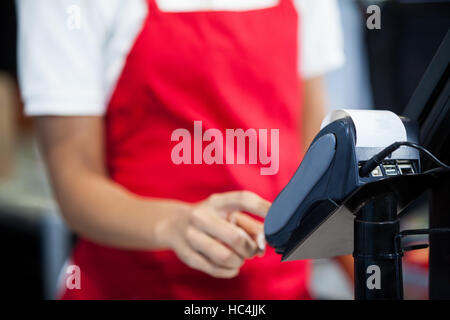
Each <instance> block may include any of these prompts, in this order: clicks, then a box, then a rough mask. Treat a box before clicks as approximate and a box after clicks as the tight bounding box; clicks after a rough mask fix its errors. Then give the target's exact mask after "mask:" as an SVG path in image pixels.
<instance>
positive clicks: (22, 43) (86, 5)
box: [16, 0, 117, 116]
mask: <svg viewBox="0 0 450 320" xmlns="http://www.w3.org/2000/svg"><path fill="white" fill-rule="evenodd" d="M108 2H109V8H108V10H109V11H108V10H106V11H102V9H103V8H98V7H97V6H98V4H99V3H101V1H72V0H57V1H55V0H39V1H36V0H17V2H16V4H17V13H18V66H19V83H20V88H21V94H22V98H23V101H24V104H25V113H26V114H27V115H31V116H35V115H101V114H103V113H104V111H105V90H104V84H103V77H102V74H103V71H102V45H103V44H104V42H105V39H106V37H107V30H108V18H107V16H108V13H109V14H112V12H113V10H112V8H114V5H115V3H117V1H108ZM74 3H76V5H75V4H74ZM94 3H97V5H95V4H94Z"/></svg>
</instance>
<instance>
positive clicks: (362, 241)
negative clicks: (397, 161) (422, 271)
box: [353, 194, 403, 300]
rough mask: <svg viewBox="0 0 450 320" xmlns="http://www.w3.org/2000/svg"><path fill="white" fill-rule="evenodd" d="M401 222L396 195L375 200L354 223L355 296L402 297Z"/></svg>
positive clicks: (373, 298) (376, 297)
mask: <svg viewBox="0 0 450 320" xmlns="http://www.w3.org/2000/svg"><path fill="white" fill-rule="evenodd" d="M399 228H400V221H399V219H398V217H397V201H396V198H395V196H394V195H393V194H387V195H384V196H382V197H379V198H377V199H374V200H372V201H371V202H369V203H368V204H367V205H365V206H364V207H363V208H362V209H361V210H360V211H358V213H357V215H356V219H355V224H354V252H353V257H354V260H355V299H356V300H400V299H403V280H402V252H401V249H400V246H399V243H397V241H396V235H397V234H398V233H399V231H400V230H399Z"/></svg>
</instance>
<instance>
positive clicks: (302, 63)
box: [296, 0, 345, 79]
mask: <svg viewBox="0 0 450 320" xmlns="http://www.w3.org/2000/svg"><path fill="white" fill-rule="evenodd" d="M296 6H297V9H298V12H299V17H300V23H299V28H300V30H299V38H300V41H299V45H300V50H299V59H300V60H299V68H300V70H299V71H300V74H301V75H302V77H303V78H306V79H307V78H312V77H316V76H320V75H323V74H325V73H327V72H329V71H331V70H333V69H336V68H339V67H341V66H342V65H343V64H344V63H345V57H344V50H343V35H342V29H341V21H340V14H339V7H338V3H337V1H336V0H313V1H311V0H296Z"/></svg>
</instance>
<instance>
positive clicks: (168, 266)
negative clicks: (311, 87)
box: [63, 0, 310, 299]
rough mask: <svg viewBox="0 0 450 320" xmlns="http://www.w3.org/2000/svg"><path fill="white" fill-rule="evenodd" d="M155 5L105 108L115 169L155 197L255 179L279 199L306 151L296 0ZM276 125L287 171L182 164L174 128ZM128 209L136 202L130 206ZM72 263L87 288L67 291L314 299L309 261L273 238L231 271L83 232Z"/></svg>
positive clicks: (199, 195) (191, 197) (253, 187)
mask: <svg viewBox="0 0 450 320" xmlns="http://www.w3.org/2000/svg"><path fill="white" fill-rule="evenodd" d="M148 5H149V13H148V17H147V19H146V20H145V22H144V25H143V28H142V31H141V33H140V35H139V36H138V38H137V40H136V42H135V44H134V46H133V48H132V50H131V52H130V54H129V56H128V58H127V61H126V65H125V67H124V69H123V71H122V74H121V76H120V78H119V81H118V83H117V86H116V88H115V91H114V93H113V95H112V98H111V100H110V103H109V106H108V110H107V113H106V117H105V121H106V149H107V150H106V152H107V165H108V168H109V172H110V175H111V178H112V179H113V180H114V181H116V182H117V183H119V184H121V185H123V186H124V187H126V188H127V189H128V190H130V191H132V192H134V193H136V194H139V195H142V196H148V197H156V198H172V199H179V200H183V201H189V202H196V201H200V200H202V199H205V198H206V197H208V196H209V195H210V194H212V193H220V192H225V191H230V190H250V191H253V192H256V193H257V194H259V195H261V196H262V197H264V198H266V199H268V200H270V201H272V200H273V199H274V198H275V196H276V195H277V194H278V192H279V191H280V190H281V189H282V188H283V186H284V185H285V184H286V183H287V182H288V181H289V179H290V177H291V176H292V175H293V173H294V172H295V169H296V167H297V165H298V163H299V162H300V140H299V131H300V128H299V124H300V122H301V112H300V109H301V107H300V101H301V94H300V92H299V76H298V63H297V61H298V47H297V45H298V37H297V29H298V28H297V23H298V21H297V20H298V16H297V11H296V10H295V8H294V6H293V4H292V1H289V0H281V2H280V3H279V4H278V5H277V6H275V7H271V8H265V9H258V10H250V11H238V12H233V11H231V12H230V11H204V12H177V13H174V12H162V11H160V10H159V9H158V7H157V5H156V3H155V0H148ZM194 121H202V125H203V130H204V131H205V130H206V129H209V128H216V129H219V130H221V131H222V133H223V134H224V136H225V130H226V129H237V128H241V129H244V130H247V129H249V128H254V129H256V130H258V129H268V131H269V132H270V129H279V150H280V154H279V159H280V160H279V163H280V165H279V172H278V173H277V174H275V175H261V174H260V168H261V167H265V165H260V164H251V165H250V164H247V165H243V164H234V165H233V164H231V165H229V164H222V165H220V164H213V165H207V164H191V165H188V164H181V165H175V164H174V163H173V162H172V159H171V151H172V148H173V147H174V145H175V144H176V143H175V142H172V141H171V134H172V132H173V131H174V130H176V129H178V128H185V129H188V130H189V131H190V132H191V133H193V123H194ZM130 214H131V213H130ZM73 263H74V264H76V265H78V266H79V267H80V268H81V289H80V290H77V289H72V290H66V291H65V293H64V295H63V298H66V299H305V298H308V297H309V295H308V292H307V286H308V279H309V276H310V268H309V263H308V262H304V261H302V262H286V263H280V256H278V255H276V254H275V253H274V250H273V249H272V248H268V250H267V253H266V255H265V256H264V257H262V258H258V257H257V258H254V259H251V260H248V261H246V262H245V264H244V266H243V267H242V269H241V271H240V274H239V275H238V276H237V277H235V278H233V279H215V278H212V277H210V276H208V275H206V274H204V273H201V272H199V271H196V270H193V269H191V268H189V267H187V266H186V265H185V264H183V263H182V262H181V261H180V260H179V259H178V258H177V257H176V255H175V254H174V253H173V252H172V251H159V252H144V251H131V250H130V251H127V250H120V249H115V248H109V247H105V246H100V245H98V244H94V243H91V242H89V241H86V240H84V239H81V240H80V241H79V243H78V245H77V247H76V248H75V250H74V254H73Z"/></svg>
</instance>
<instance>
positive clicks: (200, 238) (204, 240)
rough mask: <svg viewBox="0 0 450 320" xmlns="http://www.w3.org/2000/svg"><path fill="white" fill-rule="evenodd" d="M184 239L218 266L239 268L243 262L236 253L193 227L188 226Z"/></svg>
mask: <svg viewBox="0 0 450 320" xmlns="http://www.w3.org/2000/svg"><path fill="white" fill-rule="evenodd" d="M186 240H187V242H188V244H189V245H190V246H191V248H192V249H194V250H196V251H198V252H200V253H201V254H202V255H203V256H205V257H206V258H207V259H208V260H210V261H212V262H213V263H214V264H216V265H217V266H219V267H223V268H228V269H233V268H240V267H241V266H242V264H243V262H244V261H243V259H242V258H241V257H239V256H238V255H237V254H236V253H234V252H233V251H231V250H230V249H228V248H227V247H225V246H224V245H222V244H221V243H220V242H218V241H216V240H214V239H213V238H211V237H210V236H208V235H207V234H205V233H203V232H202V231H200V230H198V229H197V228H195V227H190V228H188V230H187V232H186Z"/></svg>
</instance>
